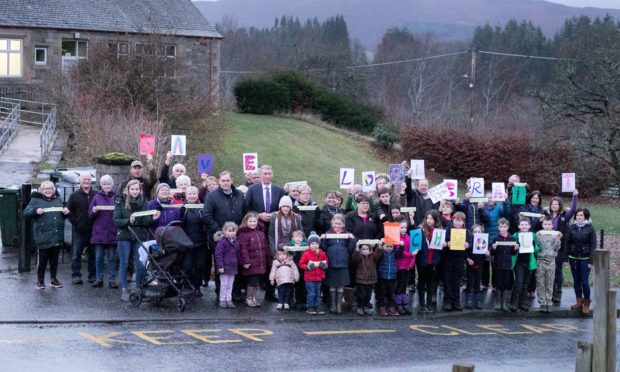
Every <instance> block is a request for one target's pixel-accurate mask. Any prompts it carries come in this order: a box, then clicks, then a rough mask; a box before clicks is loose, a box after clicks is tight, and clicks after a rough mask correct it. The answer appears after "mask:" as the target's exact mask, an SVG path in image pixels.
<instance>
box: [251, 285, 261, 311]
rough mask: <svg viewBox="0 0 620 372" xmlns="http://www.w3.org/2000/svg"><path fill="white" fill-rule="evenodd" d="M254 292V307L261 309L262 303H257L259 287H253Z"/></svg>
mask: <svg viewBox="0 0 620 372" xmlns="http://www.w3.org/2000/svg"><path fill="white" fill-rule="evenodd" d="M252 289H253V291H252V302H253V303H254V305H256V307H260V305H261V304H260V303H259V302H258V301H256V294H257V293H258V287H252Z"/></svg>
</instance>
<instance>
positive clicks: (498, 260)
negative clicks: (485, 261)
mask: <svg viewBox="0 0 620 372" xmlns="http://www.w3.org/2000/svg"><path fill="white" fill-rule="evenodd" d="M509 229H510V223H509V222H508V220H507V219H506V218H500V219H499V221H497V230H498V234H497V235H496V236H495V238H493V239H492V240H491V244H490V246H491V255H492V256H493V276H494V277H495V278H496V280H495V285H496V287H495V288H496V291H497V297H496V298H495V310H497V311H508V307H507V306H506V302H507V301H508V299H509V298H510V291H511V290H512V281H513V277H512V257H513V256H514V255H515V254H517V252H518V250H519V246H518V245H517V241H516V240H515V239H514V238H513V237H512V236H511V235H510V233H509V232H508V230H509ZM499 242H510V243H514V244H513V245H499V244H497V243H499Z"/></svg>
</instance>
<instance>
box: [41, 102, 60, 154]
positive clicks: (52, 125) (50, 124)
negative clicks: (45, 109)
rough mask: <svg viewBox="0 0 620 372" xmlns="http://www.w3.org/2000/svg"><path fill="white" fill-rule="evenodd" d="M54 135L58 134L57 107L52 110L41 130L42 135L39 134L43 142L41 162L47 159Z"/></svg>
mask: <svg viewBox="0 0 620 372" xmlns="http://www.w3.org/2000/svg"><path fill="white" fill-rule="evenodd" d="M54 133H56V106H53V107H52V110H51V111H50V113H49V115H48V116H47V119H46V120H45V123H44V124H43V128H41V133H40V134H39V137H40V141H41V160H43V159H44V158H45V155H47V151H49V144H50V142H51V140H52V138H53V137H54Z"/></svg>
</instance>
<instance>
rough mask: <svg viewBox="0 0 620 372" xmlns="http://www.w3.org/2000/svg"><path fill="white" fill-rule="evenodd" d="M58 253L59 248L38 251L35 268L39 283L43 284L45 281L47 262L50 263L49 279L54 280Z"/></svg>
mask: <svg viewBox="0 0 620 372" xmlns="http://www.w3.org/2000/svg"><path fill="white" fill-rule="evenodd" d="M59 252H60V246H54V247H51V248H47V249H39V265H38V266H37V279H39V282H41V283H43V282H44V281H45V280H44V278H45V269H46V268H47V263H48V262H49V263H50V278H52V279H56V272H57V271H58V253H59Z"/></svg>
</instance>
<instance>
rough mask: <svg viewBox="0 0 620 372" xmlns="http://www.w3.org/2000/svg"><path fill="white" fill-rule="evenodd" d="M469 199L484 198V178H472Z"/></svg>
mask: <svg viewBox="0 0 620 372" xmlns="http://www.w3.org/2000/svg"><path fill="white" fill-rule="evenodd" d="M469 194H470V195H469V197H470V198H471V199H474V198H484V178H471V179H470V181H469Z"/></svg>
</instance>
